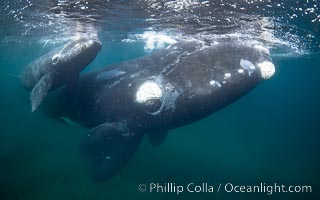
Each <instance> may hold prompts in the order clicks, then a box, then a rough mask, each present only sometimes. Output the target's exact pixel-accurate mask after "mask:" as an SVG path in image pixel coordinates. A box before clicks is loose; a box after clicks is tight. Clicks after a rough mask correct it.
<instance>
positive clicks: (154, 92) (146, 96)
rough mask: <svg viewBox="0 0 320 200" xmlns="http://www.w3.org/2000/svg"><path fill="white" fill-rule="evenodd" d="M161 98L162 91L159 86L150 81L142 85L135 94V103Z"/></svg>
mask: <svg viewBox="0 0 320 200" xmlns="http://www.w3.org/2000/svg"><path fill="white" fill-rule="evenodd" d="M161 97H162V90H161V88H160V86H159V85H158V84H157V83H155V82H152V81H147V82H145V83H143V84H142V85H141V86H140V87H139V89H138V91H137V93H136V101H137V102H138V103H145V102H147V101H149V100H152V99H159V98H161Z"/></svg>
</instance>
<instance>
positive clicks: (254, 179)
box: [0, 1, 320, 200]
mask: <svg viewBox="0 0 320 200" xmlns="http://www.w3.org/2000/svg"><path fill="white" fill-rule="evenodd" d="M50 2H51V3H52V2H56V4H55V5H56V7H58V8H56V7H53V6H52V5H51V3H48V4H47V5H46V11H48V10H50V9H48V7H50V8H55V9H54V12H52V13H50V14H48V15H49V17H48V16H47V15H46V17H47V18H43V19H42V18H40V19H39V18H37V17H34V16H35V15H36V14H37V12H39V9H40V8H39V7H36V8H34V7H33V5H35V4H37V3H39V2H38V1H10V2H2V3H1V17H2V20H1V25H0V28H1V30H0V38H1V42H0V98H1V101H0V125H1V126H0V199H1V200H7V199H8V200H20V199H21V200H22V199H23V200H40V199H41V200H42V199H48V200H56V199H61V200H63V199H79V200H80V199H90V200H104V199H108V200H109V199H110V200H112V199H119V200H122V199H155V200H156V199H319V198H320V170H319V168H320V145H319V144H320V54H319V52H320V51H319V49H320V46H319V43H318V42H319V41H320V40H319V29H320V26H319V23H320V22H319V21H320V17H318V18H317V16H320V15H316V16H315V17H310V16H312V15H311V14H310V15H304V17H303V18H297V19H295V20H294V21H291V22H290V23H291V24H292V27H293V28H292V27H291V28H290V30H289V28H288V26H289V25H288V24H286V26H281V28H278V29H277V31H274V30H272V31H271V33H272V34H274V35H275V38H276V39H278V40H276V42H275V40H267V41H265V40H262V41H259V42H262V43H263V44H266V46H268V45H271V48H270V49H271V55H272V57H273V61H274V64H275V65H276V73H275V75H274V77H272V78H271V79H270V80H268V81H264V82H262V83H261V84H260V85H258V86H257V87H256V88H255V89H254V90H252V91H251V92H250V93H249V94H247V95H246V96H244V97H242V98H241V99H239V100H238V101H236V102H234V103H233V104H231V105H230V106H228V107H226V108H224V109H222V110H220V111H218V112H216V113H214V114H212V115H211V116H209V117H207V118H205V119H203V120H201V121H198V122H196V123H193V124H190V125H188V126H185V127H182V128H179V129H175V130H171V131H170V132H169V135H168V137H167V138H166V140H165V141H164V143H163V144H161V145H160V146H158V147H154V146H152V145H151V144H150V142H149V141H148V140H147V138H145V139H144V140H143V142H142V143H141V144H140V146H139V148H138V150H137V152H136V153H135V154H134V155H133V157H132V158H131V159H130V161H129V162H128V164H127V165H126V166H125V167H124V168H123V170H121V171H120V173H118V174H117V175H115V176H114V177H113V178H112V179H110V180H109V181H107V182H105V183H98V184H97V183H94V182H92V181H91V180H90V179H89V177H88V174H87V171H86V169H85V168H84V166H83V164H82V160H81V157H80V153H79V149H78V145H79V142H80V140H81V138H82V137H83V135H84V134H86V131H87V130H86V129H84V128H82V127H80V126H78V125H76V124H73V123H70V124H69V125H65V124H62V123H60V122H59V121H56V120H54V119H50V118H49V117H47V116H46V115H45V114H43V113H41V112H35V113H31V112H30V102H29V92H28V91H26V90H25V89H24V88H23V87H22V86H21V84H20V82H19V80H18V79H17V78H14V77H12V76H11V75H8V73H10V74H19V73H20V72H21V71H22V69H23V68H24V67H25V66H26V65H27V64H29V63H30V62H31V61H32V60H34V59H36V58H38V57H40V56H41V55H43V54H45V53H46V52H48V51H50V50H51V49H52V48H53V47H55V46H59V45H61V44H63V43H64V42H65V41H66V40H67V39H70V38H72V37H73V35H72V34H71V32H72V31H69V32H66V31H65V29H66V28H67V29H68V28H69V29H71V28H72V27H73V26H69V27H65V29H61V26H67V25H68V23H71V24H72V25H74V23H73V22H74V21H76V20H78V22H81V20H82V18H77V17H75V18H72V17H69V18H68V17H65V18H64V19H65V20H66V21H63V22H59V21H58V19H60V18H61V15H59V16H57V13H58V12H56V10H57V9H60V10H64V11H65V13H67V14H68V12H71V11H70V9H69V10H68V9H67V8H68V7H67V6H70V5H71V4H72V5H79V4H75V2H80V5H81V4H82V3H83V4H84V5H88V4H85V3H84V1H70V2H69V3H70V4H63V3H66V2H68V1H50ZM59 2H60V4H59ZM93 2H94V3H95V4H93V3H92V5H94V6H95V8H96V7H99V8H101V7H102V8H104V9H106V10H108V9H110V10H112V12H114V13H116V14H114V13H111V14H110V13H107V14H106V15H103V20H102V23H98V25H99V27H100V28H98V29H97V31H96V32H94V33H92V32H90V33H92V34H96V35H97V36H98V37H99V38H100V40H101V41H102V43H103V48H102V50H101V52H100V53H99V54H98V56H97V57H96V59H95V60H94V61H93V62H92V63H91V64H90V66H88V67H87V68H86V69H85V71H84V73H85V72H86V71H90V70H93V69H96V68H101V67H103V66H107V65H109V64H112V63H119V62H122V61H126V60H130V59H133V58H137V57H141V56H144V55H147V54H149V53H150V52H151V50H150V48H149V47H150V40H148V39H146V38H145V37H144V36H145V35H143V33H146V32H147V33H149V36H150V33H151V35H152V34H155V33H157V32H158V31H159V30H161V34H163V33H164V32H166V31H165V30H164V29H163V26H160V25H163V21H161V20H160V22H159V23H160V25H159V24H158V23H154V24H151V25H150V24H149V23H147V22H149V21H146V20H143V17H145V16H143V17H142V16H141V15H138V16H135V18H134V20H132V21H134V23H133V24H132V23H131V21H130V23H131V24H129V25H128V24H125V22H126V23H129V22H128V20H127V19H130V18H131V17H132V16H131V15H130V14H132V12H133V11H132V9H131V11H130V13H129V12H125V11H126V10H122V9H123V6H128V7H129V6H132V5H129V4H127V3H123V1H114V4H115V5H117V7H112V6H114V5H113V4H112V5H109V4H105V2H109V1H93ZM150 2H151V1H150ZM154 2H156V1H154ZM178 2H183V1H178ZM187 2H188V1H187ZM191 2H193V1H191ZM196 2H200V4H201V3H202V2H204V1H196ZM209 2H210V1H209ZM227 2H228V1H227ZM230 2H232V1H230ZM240 2H242V1H240ZM281 2H285V1H281ZM289 2H290V1H289ZM291 2H293V1H291ZM301 2H304V3H303V4H301V5H300V4H299V5H297V8H303V9H304V11H305V8H304V6H305V7H308V8H310V7H312V8H316V9H319V8H318V7H319V6H320V5H319V2H317V1H310V5H309V1H301ZM306 2H308V4H307V3H306ZM29 3H30V4H31V5H30V4H29ZM109 3H112V1H110V2H109ZM211 3H212V2H211ZM276 3H279V2H276ZM39 4H40V3H39ZM39 4H38V5H39ZM281 4H282V3H281ZM25 5H30V6H27V7H26V8H25V9H22V10H19V9H21V8H24V7H25ZM89 5H90V3H89ZM192 5H193V4H192ZM8 6H9V7H8ZM59 6H60V7H59ZM103 6H106V7H103ZM109 6H111V8H109ZM129 8H130V7H129ZM131 8H132V7H131ZM290 8H291V7H290ZM41 9H42V8H41ZM41 9H40V10H41ZM117 9H120V11H121V12H120V11H119V10H117ZM17 10H19V12H21V13H20V14H18V15H17V16H15V15H14V13H12V11H17ZM84 10H85V9H84ZM248 10H249V9H248ZM293 10H294V9H293ZM297 10H298V11H299V9H297ZM95 11H96V12H94V13H98V14H100V12H98V11H100V10H98V11H97V10H95ZM291 11H292V10H290V12H291ZM19 12H17V13H19ZM91 12H92V11H91ZM117 12H120V13H122V14H123V13H125V16H123V15H120V16H118V15H119V13H117ZM176 12H178V11H176ZM251 12H253V11H251V10H250V13H249V14H250V15H251V14H252V13H251ZM283 12H288V13H289V10H285V9H284V11H283ZM48 13H49V12H48ZM61 13H62V11H61V12H59V13H58V14H61ZM313 13H319V11H318V10H315V11H314V12H313ZM117 14H118V15H117ZM82 15H88V13H82V12H80V13H79V16H82ZM259 15H263V14H261V13H259ZM297 15H299V14H297ZM21 16H23V17H24V18H20V17H21ZM27 17H29V18H28V19H25V18H27ZM33 17H34V18H33ZM55 17H56V18H55ZM112 17H114V18H112ZM93 18H94V17H93ZM49 19H50V20H51V23H52V24H51V25H48V26H47V25H43V24H42V25H41V20H43V22H44V21H45V22H46V23H45V24H49V23H47V22H49V21H50V20H49ZM94 19H95V18H94ZM112 19H117V20H112ZM119 19H126V20H123V21H121V20H120V21H119ZM55 20H56V21H55ZM312 20H315V21H314V22H313V21H312ZM317 20H318V21H317ZM106 21H109V22H106ZM278 22H279V20H278ZM121 23H123V24H122V26H121ZM190 23H191V22H190ZM190 23H183V24H178V23H177V22H175V26H178V25H179V26H178V27H179V30H189V29H190V27H187V26H189V24H190ZM31 24H32V25H33V26H34V27H33V26H31ZM93 24H94V25H93V27H97V23H96V21H94V23H93ZM168 24H170V23H168ZM37 25H38V26H37ZM69 25H70V24H69ZM240 25H241V23H240ZM76 26H77V27H78V26H79V24H78V23H77V25H76ZM83 26H84V27H86V28H85V30H80V31H79V34H87V31H88V29H87V28H88V26H86V25H83ZM83 26H82V27H83ZM30 27H31V28H30ZM57 27H60V28H57ZM101 27H107V28H101ZM119 27H121V28H119ZM150 27H153V29H152V32H148V31H150ZM167 27H168V33H169V35H171V36H172V35H173V33H172V27H171V26H170V27H169V26H167ZM184 27H185V29H183V28H184ZM240 27H241V26H240ZM297 27H298V28H297ZM90 30H91V29H90ZM217 30H218V29H217ZM268 30H269V29H268ZM270 30H271V28H270ZM215 31H216V30H215ZM232 31H234V29H232ZM127 33H130V34H131V35H130V34H127ZM287 33H290V34H291V35H288V34H287ZM306 33H307V35H308V34H310V35H312V36H308V37H306ZM206 34H207V35H208V33H206ZM212 34H213V33H211V34H209V35H211V36H212ZM242 34H245V35H246V34H247V33H242ZM286 34H287V36H286V37H288V38H291V39H292V38H295V39H292V40H291V39H286V37H284V36H283V35H286ZM137 35H140V36H141V35H142V36H141V37H140V36H139V37H138V36H137ZM194 35H197V36H199V33H193V32H192V33H191V32H188V31H184V34H181V33H179V34H176V35H175V36H172V37H173V38H174V40H178V39H179V37H190V36H194ZM201 37H203V35H201ZM201 37H200V39H203V38H201ZM257 37H258V36H254V37H253V38H257ZM241 38H242V37H241ZM310 38H311V39H310ZM134 39H136V40H134ZM153 39H156V40H158V41H157V42H156V44H155V46H154V45H153V46H152V45H151V48H155V47H157V48H158V47H159V48H162V47H163V46H165V45H166V44H162V43H161V42H160V41H159V40H165V42H164V43H170V42H171V39H168V38H167V37H163V36H159V35H156V36H154V35H153ZM197 39H199V38H197ZM205 39H208V38H205ZM210 39H212V38H210ZM216 39H217V38H214V40H216ZM250 39H252V38H250ZM280 40H281V42H278V41H280ZM289 40H290V41H289ZM283 41H288V43H286V44H284V43H283ZM277 42H278V43H277ZM271 43H273V44H274V43H277V44H276V45H275V46H272V45H273V44H271ZM147 45H149V46H147ZM191 182H194V183H196V184H199V185H201V184H202V183H208V184H211V185H213V186H214V187H215V188H216V187H217V186H218V185H219V184H220V183H222V184H226V183H233V184H234V185H252V186H253V185H260V183H265V184H266V185H273V184H274V183H279V184H280V185H281V184H284V185H287V186H289V185H293V186H296V185H298V186H302V185H310V186H312V192H311V193H273V194H271V195H268V194H266V193H235V192H233V193H227V192H219V193H216V192H214V193H208V192H207V193H206V192H199V193H190V192H183V193H181V194H179V195H177V194H176V193H169V192H167V193H161V192H158V193H157V192H149V191H146V192H140V191H139V190H138V186H139V185H140V184H147V185H148V184H150V183H160V184H162V185H164V184H165V183H175V184H176V185H187V184H188V183H191Z"/></svg>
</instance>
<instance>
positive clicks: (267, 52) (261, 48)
mask: <svg viewBox="0 0 320 200" xmlns="http://www.w3.org/2000/svg"><path fill="white" fill-rule="evenodd" d="M254 48H256V49H258V50H260V51H261V52H263V53H266V54H268V55H269V54H270V51H269V49H267V48H266V47H264V46H262V45H255V46H254Z"/></svg>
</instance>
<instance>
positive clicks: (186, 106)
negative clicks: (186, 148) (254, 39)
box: [43, 41, 275, 182]
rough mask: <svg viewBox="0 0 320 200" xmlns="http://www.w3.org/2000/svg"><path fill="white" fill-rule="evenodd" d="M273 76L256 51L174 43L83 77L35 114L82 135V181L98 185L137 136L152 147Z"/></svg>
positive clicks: (266, 58)
mask: <svg viewBox="0 0 320 200" xmlns="http://www.w3.org/2000/svg"><path fill="white" fill-rule="evenodd" d="M274 73H275V66H274V64H273V63H272V60H271V58H270V55H269V53H268V51H267V49H264V48H262V47H261V46H249V45H245V44H239V42H225V43H220V44H216V45H211V46H207V45H204V44H202V43H199V42H190V41H181V42H178V43H176V44H173V45H171V46H170V47H168V48H166V49H163V50H159V51H158V52H155V53H153V54H151V55H148V56H145V57H142V58H138V59H135V60H130V61H127V62H123V63H120V64H114V65H111V66H107V67H105V68H102V69H100V70H96V71H92V72H89V73H87V74H84V75H83V76H82V77H80V79H79V81H78V83H77V85H76V86H74V87H72V89H70V88H68V87H65V88H61V89H59V90H57V91H55V93H54V94H53V95H51V96H50V98H48V101H46V106H45V107H43V108H45V109H44V111H45V112H47V113H50V114H51V115H52V114H54V115H55V116H57V117H66V118H69V119H71V120H72V121H74V122H76V123H78V124H79V125H81V126H83V127H86V128H88V129H90V130H89V131H88V133H87V134H86V135H85V137H84V138H83V140H82V141H81V144H80V152H81V155H82V158H83V160H84V164H85V165H86V167H87V168H88V171H89V174H90V177H91V178H92V179H93V180H94V181H96V182H103V181H106V180H108V179H109V178H111V177H112V176H113V175H115V174H116V173H117V172H118V171H119V170H121V168H123V167H124V166H125V164H126V163H127V161H128V160H129V159H130V157H131V156H132V155H133V153H134V152H135V151H136V149H137V148H138V145H139V143H140V141H141V139H142V138H143V136H144V135H145V134H147V135H148V137H149V138H150V141H151V142H152V143H154V144H159V143H161V141H163V140H164V138H165V136H166V135H167V132H168V131H169V130H171V129H174V128H178V127H181V126H184V125H187V124H190V123H192V122H195V121H197V120H200V119H202V118H204V117H206V116H208V115H210V114H212V113H214V112H215V111H217V110H219V109H222V108H223V107H225V106H227V105H229V104H230V103H232V102H234V101H236V100H237V99H239V98H240V97H242V96H243V95H245V94H246V93H248V92H249V91H250V90H252V89H253V88H254V87H255V86H256V85H257V84H259V83H260V82H261V81H263V80H265V79H269V78H270V77H272V75H273V74H274Z"/></svg>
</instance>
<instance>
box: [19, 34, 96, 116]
mask: <svg viewBox="0 0 320 200" xmlns="http://www.w3.org/2000/svg"><path fill="white" fill-rule="evenodd" d="M100 49H101V43H100V42H99V41H98V40H96V39H92V38H84V37H83V38H78V39H76V40H73V41H71V42H69V43H67V44H65V45H63V46H62V47H58V48H56V49H54V50H52V51H50V52H49V53H47V54H45V55H43V56H41V57H40V58H38V59H36V60H34V61H32V62H31V63H30V64H29V65H27V66H26V67H25V68H24V70H23V71H22V74H21V75H20V81H21V83H22V85H23V86H24V87H25V88H27V89H28V90H31V93H30V101H31V107H32V109H31V111H32V112H33V111H35V110H36V109H37V108H38V107H39V105H40V104H41V102H42V101H43V100H44V98H45V97H46V96H47V93H48V91H49V90H54V89H57V88H59V87H62V86H63V85H65V84H67V83H71V84H73V83H75V82H77V81H78V77H79V73H80V71H81V70H82V69H83V68H85V67H86V66H87V65H88V64H90V62H91V61H92V60H93V59H94V58H95V57H96V55H97V53H98V52H99V51H100Z"/></svg>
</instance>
